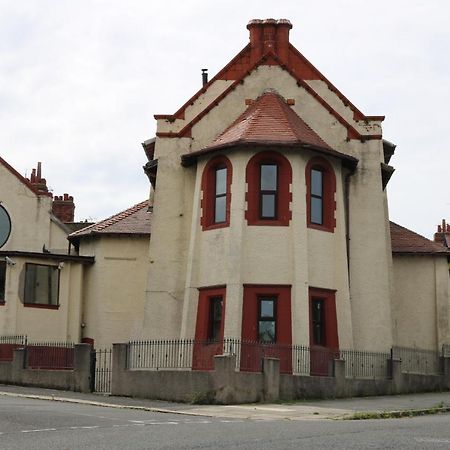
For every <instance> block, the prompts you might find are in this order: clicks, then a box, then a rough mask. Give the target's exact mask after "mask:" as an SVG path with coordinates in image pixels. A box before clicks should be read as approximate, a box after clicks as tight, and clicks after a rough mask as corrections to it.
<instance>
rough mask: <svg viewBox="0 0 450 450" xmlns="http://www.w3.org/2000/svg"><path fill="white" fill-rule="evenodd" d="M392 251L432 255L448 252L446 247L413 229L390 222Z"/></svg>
mask: <svg viewBox="0 0 450 450" xmlns="http://www.w3.org/2000/svg"><path fill="white" fill-rule="evenodd" d="M390 225H391V243H392V253H404V254H416V255H432V254H440V253H441V254H448V251H447V249H446V248H445V247H444V246H442V245H440V244H438V243H437V242H433V241H430V240H429V239H427V238H426V237H423V236H421V235H420V234H417V233H414V231H411V230H408V229H407V228H405V227H402V226H400V225H397V224H396V223H394V222H390Z"/></svg>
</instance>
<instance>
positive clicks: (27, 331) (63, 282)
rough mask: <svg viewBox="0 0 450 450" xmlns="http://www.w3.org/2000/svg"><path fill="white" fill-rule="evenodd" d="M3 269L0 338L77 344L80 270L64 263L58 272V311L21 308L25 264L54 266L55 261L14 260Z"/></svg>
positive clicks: (32, 307) (16, 258) (80, 295)
mask: <svg viewBox="0 0 450 450" xmlns="http://www.w3.org/2000/svg"><path fill="white" fill-rule="evenodd" d="M14 261H15V263H16V264H15V265H14V266H7V270H6V286H5V304H4V305H0V336H1V335H26V336H28V339H29V340H30V341H49V340H52V341H71V342H79V339H80V332H81V328H80V318H81V304H82V302H81V300H82V277H83V266H82V265H81V264H79V263H75V262H73V263H72V262H65V263H64V267H62V268H61V270H60V271H59V274H60V278H59V296H58V300H59V307H58V309H50V308H46V307H45V306H44V307H41V306H40V305H38V306H36V305H33V306H29V305H28V306H25V305H24V283H25V264H26V263H27V262H28V263H33V264H44V265H53V266H55V267H57V266H58V262H57V261H49V260H46V259H37V258H33V259H32V260H30V259H27V258H22V257H14Z"/></svg>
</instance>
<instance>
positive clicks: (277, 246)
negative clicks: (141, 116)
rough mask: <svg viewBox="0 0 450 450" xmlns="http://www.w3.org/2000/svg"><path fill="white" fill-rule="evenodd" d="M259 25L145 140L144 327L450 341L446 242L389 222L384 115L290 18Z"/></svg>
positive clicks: (357, 340)
mask: <svg viewBox="0 0 450 450" xmlns="http://www.w3.org/2000/svg"><path fill="white" fill-rule="evenodd" d="M247 28H248V30H249V32H250V42H249V43H248V44H247V45H246V46H245V47H244V48H243V49H242V50H241V51H240V52H239V53H238V54H237V55H236V56H235V57H234V58H233V59H232V60H231V61H230V62H229V63H228V64H226V66H225V67H224V68H223V69H221V70H220V71H219V72H218V74H217V75H215V76H214V77H213V78H212V79H211V80H210V81H207V80H206V79H205V80H204V85H203V87H202V88H201V89H200V90H199V91H198V92H197V93H196V94H195V95H194V96H193V97H191V98H190V99H188V100H187V101H183V102H182V103H183V106H181V108H180V109H179V110H178V111H176V112H175V113H174V114H164V115H162V114H159V115H155V119H156V120H157V133H156V138H155V139H150V140H148V141H145V142H144V144H143V146H144V149H145V151H146V154H147V157H148V160H149V162H148V163H147V164H146V166H145V171H146V173H147V175H148V177H149V179H150V181H151V183H152V186H153V188H154V191H152V205H153V215H152V236H151V240H150V248H149V255H150V259H149V265H148V279H147V291H146V302H145V308H144V321H143V328H142V337H144V338H149V339H180V338H181V339H185V338H188V339H191V338H195V339H197V340H204V341H207V340H212V341H214V340H216V341H217V340H220V339H223V338H238V339H242V340H246V341H260V342H261V341H262V342H265V343H276V344H279V345H287V346H288V345H291V344H301V345H305V346H310V347H312V348H317V349H321V348H323V349H327V348H328V349H331V348H333V349H338V348H347V349H360V350H366V351H387V350H389V349H390V348H391V347H392V346H394V345H397V346H408V347H419V348H424V349H430V350H436V349H438V348H440V346H441V345H442V344H444V343H450V333H449V314H450V310H449V286H448V270H447V271H446V261H447V256H448V249H447V248H444V247H443V246H442V245H439V244H438V243H433V242H432V241H429V240H428V239H426V238H423V237H421V236H419V235H417V234H415V233H413V232H411V231H409V230H407V229H405V228H403V227H400V226H398V225H396V224H393V223H390V222H389V216H388V204H387V193H386V186H387V184H388V182H389V179H390V177H391V176H392V174H393V172H394V168H393V167H392V166H391V165H390V159H391V157H392V155H393V153H394V150H395V145H394V144H392V143H391V142H389V141H387V140H385V139H383V133H382V127H381V124H382V122H383V120H384V116H372V115H366V114H364V113H363V112H361V111H360V110H359V109H358V108H357V107H356V106H355V105H354V104H353V103H352V102H351V101H350V100H349V99H347V98H346V97H345V95H344V94H343V93H341V92H340V91H339V90H338V88H337V87H336V86H334V85H333V84H332V83H331V82H330V81H329V80H328V79H327V78H326V77H325V76H324V75H323V74H322V73H320V72H319V70H318V69H316V68H315V67H314V66H313V65H312V64H311V63H310V62H309V61H308V60H307V59H306V58H305V57H304V56H303V55H302V54H301V53H300V52H299V51H298V50H297V49H296V48H295V47H294V46H293V45H292V44H291V43H290V41H289V31H290V29H291V28H292V25H291V23H290V22H289V21H287V20H273V19H268V20H252V21H250V22H249V24H248V26H247ZM213 351H214V350H213ZM282 364H283V361H282ZM286 364H290V363H286ZM286 368H287V369H289V367H287V366H285V369H286Z"/></svg>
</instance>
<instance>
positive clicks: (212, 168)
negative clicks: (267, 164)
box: [201, 156, 233, 230]
mask: <svg viewBox="0 0 450 450" xmlns="http://www.w3.org/2000/svg"><path fill="white" fill-rule="evenodd" d="M232 171H233V169H232V166H231V162H230V160H229V159H228V158H227V157H226V156H217V157H215V158H213V159H211V160H210V161H209V162H208V164H206V167H205V169H204V170H203V175H202V193H203V197H202V201H201V208H202V217H201V226H202V229H203V230H209V229H214V228H222V227H227V226H229V225H230V202H231V192H230V187H231V178H232Z"/></svg>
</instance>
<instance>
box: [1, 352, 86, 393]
mask: <svg viewBox="0 0 450 450" xmlns="http://www.w3.org/2000/svg"><path fill="white" fill-rule="evenodd" d="M90 361H91V346H90V345H88V344H77V345H75V360H74V370H35V369H25V368H24V367H25V350H24V349H16V350H14V359H13V361H12V362H2V363H0V383H3V384H15V385H20V386H36V387H44V388H49V389H61V390H68V391H75V392H90V383H91V380H90V377H91V373H90Z"/></svg>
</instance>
